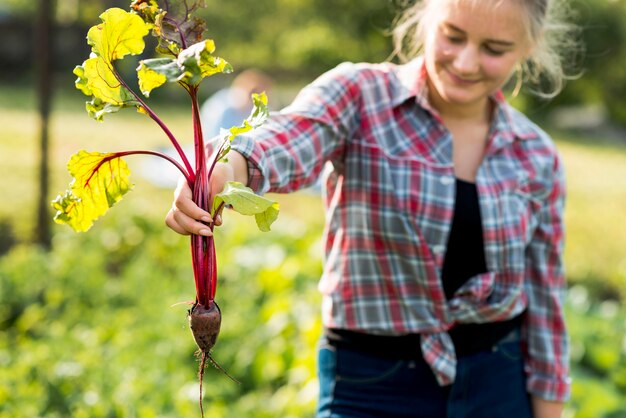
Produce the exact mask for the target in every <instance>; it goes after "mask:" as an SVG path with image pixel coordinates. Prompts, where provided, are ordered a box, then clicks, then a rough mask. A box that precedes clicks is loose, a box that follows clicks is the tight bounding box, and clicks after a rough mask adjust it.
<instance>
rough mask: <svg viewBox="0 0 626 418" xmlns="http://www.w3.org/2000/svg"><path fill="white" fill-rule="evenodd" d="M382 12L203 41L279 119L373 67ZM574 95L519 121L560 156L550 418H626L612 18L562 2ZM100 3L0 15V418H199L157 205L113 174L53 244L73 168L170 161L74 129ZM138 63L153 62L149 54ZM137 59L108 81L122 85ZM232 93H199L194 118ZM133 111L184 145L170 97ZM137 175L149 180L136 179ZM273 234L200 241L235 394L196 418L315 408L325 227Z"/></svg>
mask: <svg viewBox="0 0 626 418" xmlns="http://www.w3.org/2000/svg"><path fill="white" fill-rule="evenodd" d="M400 3H401V2H400V1H399V0H396V1H392V0H359V1H354V0H263V1H243V0H229V1H217V0H206V5H207V7H206V9H203V10H202V11H201V12H200V13H199V14H200V15H201V16H202V17H204V18H205V19H206V20H207V22H208V33H207V34H206V36H207V37H210V38H212V39H214V40H215V42H216V44H217V54H218V55H220V56H223V57H224V58H226V59H227V60H228V61H230V62H231V63H232V64H233V66H234V68H235V74H236V73H238V72H241V71H242V70H244V69H246V68H252V67H254V68H257V69H261V70H263V71H265V72H266V73H267V74H269V75H270V76H271V77H272V78H273V79H274V84H273V88H272V90H271V93H270V96H269V100H270V105H271V106H272V107H273V108H275V109H278V108H280V107H282V106H284V105H286V104H287V103H289V101H290V100H291V99H292V98H293V97H294V95H295V94H296V92H297V91H298V89H299V88H301V87H302V86H304V85H305V84H306V83H308V82H310V81H312V79H314V78H315V77H316V76H317V75H319V74H321V73H322V72H324V71H326V70H328V69H330V68H332V67H333V66H335V65H337V64H338V63H340V62H342V61H348V60H349V61H382V60H385V59H387V58H388V56H389V53H390V51H391V42H390V39H389V37H388V36H387V31H388V29H389V28H390V26H391V24H392V21H393V18H394V16H395V14H396V12H397V11H398V8H399V4H400ZM570 3H571V5H572V8H573V9H574V11H575V14H574V16H573V18H574V20H575V21H576V22H577V23H578V24H579V25H580V26H581V28H582V39H583V42H584V44H585V48H586V52H585V55H584V56H583V58H582V60H581V61H580V63H579V64H580V67H579V68H582V70H583V71H582V76H581V77H580V78H579V79H578V80H575V81H572V82H570V83H568V85H567V87H566V89H565V91H564V92H563V93H562V94H561V95H560V96H559V97H558V98H556V99H554V100H552V101H549V102H547V101H541V100H538V99H534V98H531V97H529V96H526V95H524V94H522V95H521V96H520V97H518V98H516V99H515V104H516V106H518V107H520V108H521V109H522V110H524V111H525V112H526V113H527V114H528V115H529V117H530V118H531V119H533V120H535V121H537V122H538V123H540V124H541V125H542V126H543V127H545V129H547V130H548V131H549V132H550V133H551V134H552V135H553V137H554V138H555V139H556V141H557V145H558V147H559V149H560V151H561V153H562V155H563V158H564V161H565V165H566V170H567V181H568V204H567V210H566V222H567V244H566V253H565V259H566V267H567V276H568V282H569V290H568V294H567V315H568V323H569V328H570V331H571V336H572V368H573V376H574V386H573V396H572V400H571V402H569V404H568V406H567V412H566V417H577V418H598V417H603V418H609V417H611V418H617V417H626V337H625V336H626V307H625V306H624V301H625V300H626V299H625V298H626V222H624V217H625V215H626V72H625V71H624V68H625V67H626V1H624V0H573V1H571V2H570ZM113 6H119V7H122V8H124V9H127V8H128V4H127V2H120V1H116V0H57V1H54V0H39V1H29V2H26V1H23V0H0V39H1V40H2V43H1V45H2V47H1V48H0V190H1V195H0V417H2V418H5V417H7V418H8V417H68V416H72V417H146V418H147V417H197V416H199V408H198V404H197V402H198V384H197V377H196V372H197V362H196V359H195V358H194V355H193V353H194V350H195V345H194V342H193V339H192V338H191V335H190V333H189V331H188V330H187V319H186V309H187V307H186V305H176V306H172V305H175V304H176V303H178V302H185V301H188V300H191V299H193V297H194V285H193V276H192V271H191V262H190V256H189V244H188V239H187V238H185V237H179V236H177V235H176V234H174V233H173V232H171V231H170V230H169V229H167V228H166V227H165V226H164V224H163V218H164V216H165V214H166V212H167V210H168V209H169V206H170V204H171V196H172V189H171V187H162V186H159V184H158V183H157V182H155V181H153V180H154V175H153V174H154V170H155V169H154V167H153V166H151V165H150V164H149V163H148V162H147V161H146V160H145V159H142V158H135V159H128V161H129V164H130V166H131V169H132V170H133V171H134V173H135V174H134V176H133V181H134V183H135V184H136V187H135V190H134V191H133V192H132V193H131V194H129V195H128V196H127V197H126V198H125V200H124V202H121V203H120V204H118V205H117V206H116V207H115V208H113V209H112V210H111V212H110V213H109V214H108V215H107V216H106V217H105V218H103V219H101V220H99V221H98V222H97V223H96V225H95V226H94V227H93V228H92V230H90V231H89V232H88V233H87V234H81V235H78V234H75V233H73V232H72V231H71V230H70V229H69V228H67V227H66V226H59V225H56V224H52V222H51V220H52V216H53V214H52V210H51V208H50V206H49V201H50V200H51V199H52V198H54V197H55V196H56V195H57V194H58V193H60V192H62V191H64V190H65V189H66V188H67V184H68V182H69V180H70V178H69V175H68V174H67V172H66V168H65V166H66V162H67V160H68V159H69V157H70V155H71V154H73V153H75V152H76V151H77V150H79V149H83V148H84V149H87V150H90V151H102V152H105V151H113V150H122V149H140V148H141V149H146V148H149V149H157V148H161V147H164V146H167V144H168V142H167V139H166V138H165V137H164V135H163V134H162V133H161V131H160V130H159V129H158V128H157V127H156V125H154V124H153V123H151V122H150V121H149V120H148V119H146V118H145V117H144V116H143V115H140V114H137V113H135V112H132V111H125V112H120V113H119V114H114V115H109V116H107V117H105V122H104V123H98V122H95V121H93V120H92V119H90V118H89V117H88V116H87V114H86V112H85V110H84V101H85V97H84V96H83V95H82V94H81V93H80V92H79V91H78V90H75V88H74V85H73V80H74V76H73V75H72V69H73V68H74V66H75V65H77V64H81V63H82V62H83V60H84V59H86V58H87V56H88V54H89V47H88V46H87V44H86V42H85V36H86V33H87V30H88V28H89V27H90V26H92V25H95V24H97V23H99V19H98V15H99V14H100V13H101V12H102V11H103V10H104V9H106V8H108V7H113ZM150 42H152V41H149V47H148V48H147V49H146V53H145V55H144V57H150V56H153V53H152V48H151V46H154V45H153V43H152V44H150ZM140 58H141V57H131V58H128V59H127V60H125V62H124V63H123V64H122V71H124V74H125V75H126V77H125V78H126V79H128V80H131V79H133V69H134V68H135V67H136V64H137V60H138V59H140ZM233 77H234V75H218V76H215V77H212V78H210V79H208V80H206V81H205V83H204V84H203V87H202V89H203V90H202V95H203V98H208V97H210V96H211V95H212V94H213V93H214V92H216V91H217V90H219V89H221V88H223V87H225V86H228V85H229V84H230V82H231V81H232V79H233ZM150 103H151V105H152V106H153V107H154V109H156V111H157V113H158V114H159V115H160V116H161V117H162V119H164V120H165V122H166V123H167V124H168V126H170V127H171V128H172V130H173V132H174V133H175V134H176V135H177V136H178V137H179V138H183V142H185V141H187V142H186V143H187V144H188V143H190V142H191V123H190V118H189V114H190V111H189V107H188V106H189V104H188V103H187V102H186V95H185V94H184V93H183V92H182V90H180V89H178V88H177V86H171V87H164V88H161V89H158V90H156V91H155V92H154V93H153V94H152V96H151V98H150ZM151 174H152V176H151ZM273 197H274V198H276V199H277V200H279V202H280V203H281V215H280V217H279V220H278V221H277V222H276V224H275V226H273V230H272V232H270V233H261V232H257V230H256V227H255V225H254V223H253V221H252V220H250V219H247V218H243V217H240V216H239V215H237V214H233V213H228V214H226V215H225V224H224V225H223V226H222V227H221V228H219V231H218V232H217V238H216V240H217V248H218V268H219V271H220V285H219V288H218V301H219V303H220V306H221V307H222V312H223V318H224V319H223V325H222V333H221V335H220V339H219V341H218V344H217V346H216V348H215V350H214V356H215V358H216V360H217V361H218V362H220V364H221V365H222V366H223V367H224V368H225V369H227V370H228V371H229V373H230V374H232V375H233V376H236V377H237V378H238V379H239V380H240V381H241V382H242V384H241V385H239V386H238V385H236V384H234V383H232V382H231V381H230V380H228V379H227V378H226V377H225V376H223V375H222V374H220V373H219V372H217V371H216V370H214V369H209V370H208V371H207V373H206V374H205V396H204V408H205V411H206V414H207V416H211V417H307V416H312V414H313V410H314V407H315V400H316V396H317V381H316V379H315V345H316V341H317V338H318V337H319V334H320V330H321V326H320V321H319V301H320V297H319V295H318V293H317V290H316V284H317V279H318V277H319V275H320V273H321V244H320V239H321V233H322V228H323V211H322V205H321V202H320V199H319V196H318V194H317V193H316V192H315V191H305V192H299V193H297V194H294V195H289V196H273Z"/></svg>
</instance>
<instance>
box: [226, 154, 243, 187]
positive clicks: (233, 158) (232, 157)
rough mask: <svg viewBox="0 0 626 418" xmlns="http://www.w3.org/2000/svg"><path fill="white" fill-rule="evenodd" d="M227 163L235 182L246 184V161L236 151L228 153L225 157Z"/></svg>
mask: <svg viewBox="0 0 626 418" xmlns="http://www.w3.org/2000/svg"><path fill="white" fill-rule="evenodd" d="M227 158H228V163H229V164H230V166H231V167H232V169H233V175H234V178H235V181H237V182H239V183H242V184H248V160H246V157H244V156H243V155H241V154H240V153H238V152H237V151H230V152H229V153H228V155H227Z"/></svg>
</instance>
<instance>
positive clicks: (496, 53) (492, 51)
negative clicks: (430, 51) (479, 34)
mask: <svg viewBox="0 0 626 418" xmlns="http://www.w3.org/2000/svg"><path fill="white" fill-rule="evenodd" d="M446 38H447V39H448V41H449V42H450V43H452V44H455V45H459V44H461V43H463V41H464V39H463V38H460V37H458V36H451V35H446ZM483 48H484V49H485V51H487V53H488V54H489V55H493V56H495V57H499V56H502V55H504V53H505V51H499V50H496V49H493V48H491V47H489V46H487V45H485V46H484V47H483Z"/></svg>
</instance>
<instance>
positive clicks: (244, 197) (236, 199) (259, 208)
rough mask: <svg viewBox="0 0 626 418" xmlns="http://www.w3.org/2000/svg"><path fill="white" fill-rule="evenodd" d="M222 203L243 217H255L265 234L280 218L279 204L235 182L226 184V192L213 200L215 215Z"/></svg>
mask: <svg viewBox="0 0 626 418" xmlns="http://www.w3.org/2000/svg"><path fill="white" fill-rule="evenodd" d="M222 202H223V203H225V204H227V205H231V206H232V208H233V209H234V210H235V211H237V212H239V213H241V214H242V215H254V217H255V220H256V223H257V226H258V227H259V229H260V230H261V231H263V232H267V231H269V230H270V226H271V225H272V223H273V222H274V221H275V220H276V218H277V217H278V212H279V205H278V203H276V202H273V201H271V200H269V199H266V198H265V197H263V196H259V195H257V194H255V193H254V192H253V191H252V189H250V188H249V187H246V186H244V185H243V184H241V183H238V182H235V181H230V182H228V183H226V186H225V187H224V190H223V191H222V192H221V193H220V194H218V195H217V196H215V199H213V212H214V213H215V211H216V210H217V208H218V207H219V206H220V205H221V204H222Z"/></svg>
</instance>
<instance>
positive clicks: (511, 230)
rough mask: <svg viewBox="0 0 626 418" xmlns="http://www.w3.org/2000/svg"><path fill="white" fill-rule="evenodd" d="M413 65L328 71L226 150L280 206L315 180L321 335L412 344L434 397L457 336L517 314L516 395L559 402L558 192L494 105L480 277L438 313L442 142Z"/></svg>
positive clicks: (538, 139) (550, 168)
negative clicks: (404, 338) (320, 241)
mask: <svg viewBox="0 0 626 418" xmlns="http://www.w3.org/2000/svg"><path fill="white" fill-rule="evenodd" d="M425 81H426V73H425V68H424V65H423V60H422V59H421V58H418V59H416V60H414V61H412V62H410V63H408V64H406V65H394V64H390V63H384V64H376V65H372V64H350V63H346V64H342V65H340V66H338V67H337V68H335V69H334V70H332V71H330V72H328V73H326V74H324V75H322V76H321V77H320V78H319V79H317V80H316V81H315V82H314V83H312V84H311V85H309V86H308V87H306V88H305V89H303V90H302V91H301V93H300V94H299V95H298V97H297V98H296V99H295V100H294V102H293V103H292V104H291V105H290V106H289V107H287V108H285V109H284V110H282V111H281V112H279V113H276V114H274V115H272V118H271V119H270V121H269V122H268V123H267V124H266V125H264V126H263V127H262V128H260V129H257V130H256V131H254V133H253V134H251V135H248V136H241V137H238V138H237V139H235V141H234V142H233V145H232V149H234V150H236V151H238V152H240V153H241V154H243V155H244V156H245V157H246V158H247V159H248V162H249V167H250V173H249V174H250V183H249V185H250V186H251V187H253V188H254V189H255V190H256V191H257V192H259V193H264V192H277V193H287V192H291V191H294V190H297V189H300V188H302V187H305V186H308V185H310V184H312V183H314V182H315V181H316V180H317V179H318V177H319V175H320V173H322V172H323V183H324V187H323V194H324V203H325V207H326V217H327V222H326V228H325V231H324V242H325V256H324V273H323V276H322V278H321V281H320V283H319V289H320V291H321V292H322V294H323V306H322V312H323V322H324V325H325V326H328V327H333V328H344V329H351V330H357V331H365V332H369V333H373V334H384V335H401V334H406V333H420V334H421V345H422V352H423V356H424V358H425V359H426V361H427V362H428V364H429V365H430V366H431V368H432V370H433V372H434V373H435V375H436V376H437V378H438V381H439V382H440V384H442V385H445V384H450V383H451V382H453V381H454V378H455V371H456V356H455V351H454V346H453V343H452V340H451V338H450V336H449V334H448V333H447V332H446V331H447V330H449V329H450V328H452V327H453V326H454V325H455V324H457V323H477V322H489V321H500V320H505V319H508V318H511V317H513V316H516V315H519V314H520V313H522V312H523V311H524V310H526V311H527V314H526V315H525V320H524V326H523V330H522V338H523V342H524V346H525V352H526V361H525V367H526V372H527V374H528V379H527V384H528V390H529V391H530V392H531V393H533V394H535V395H537V396H539V397H541V398H544V399H551V400H561V401H562V400H565V399H566V398H567V397H568V396H569V388H570V381H569V370H568V339H567V334H566V330H565V321H564V317H563V296H564V291H565V284H564V276H563V268H562V246H563V219H562V215H563V198H564V179H563V172H562V166H561V162H560V160H559V157H558V155H557V152H556V149H555V146H554V144H553V143H552V141H551V140H550V138H549V137H548V135H547V134H546V133H544V132H543V131H541V130H540V129H539V128H538V127H537V126H535V125H534V124H533V123H531V122H530V121H529V120H528V119H527V118H526V117H524V116H523V115H521V114H520V113H518V112H517V111H515V110H514V109H513V108H511V107H510V106H509V105H508V104H507V103H506V101H505V99H504V97H503V95H502V93H501V92H498V93H496V94H495V95H494V96H493V97H492V99H493V101H494V103H495V110H494V115H493V121H492V125H491V129H490V132H489V138H488V145H487V150H486V153H485V157H484V160H483V162H482V164H481V165H480V167H479V169H478V173H477V177H476V184H477V188H478V193H479V201H480V210H481V216H482V224H483V235H484V236H483V238H484V245H485V258H486V263H487V269H488V273H484V274H480V275H477V276H475V277H472V278H471V279H470V280H469V281H468V282H467V283H466V284H465V285H463V286H462V287H461V288H460V289H458V291H457V292H456V294H455V296H454V297H453V298H452V299H450V300H446V297H445V295H444V291H443V287H442V283H441V269H442V265H443V259H444V255H445V250H446V244H447V240H448V235H449V232H450V227H451V224H452V216H453V213H454V201H455V177H454V168H453V162H452V161H453V160H452V138H451V135H450V133H449V132H448V130H447V129H446V128H445V126H444V125H443V122H442V120H441V118H440V116H439V115H438V114H437V111H436V110H434V109H433V108H432V107H431V106H430V105H429V103H428V100H427V85H426V82H425Z"/></svg>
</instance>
